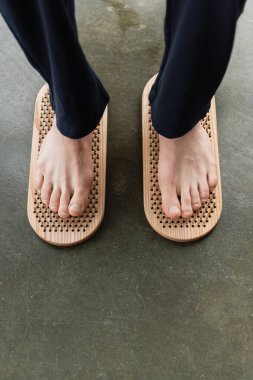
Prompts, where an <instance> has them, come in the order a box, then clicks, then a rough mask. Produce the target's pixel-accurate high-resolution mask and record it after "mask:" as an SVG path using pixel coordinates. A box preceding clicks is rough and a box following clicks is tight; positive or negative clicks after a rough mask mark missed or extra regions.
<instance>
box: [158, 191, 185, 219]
mask: <svg viewBox="0 0 253 380" xmlns="http://www.w3.org/2000/svg"><path fill="white" fill-rule="evenodd" d="M162 208H163V212H164V214H165V215H166V216H167V218H170V219H177V218H179V217H180V216H181V208H180V203H179V199H178V197H177V194H176V191H175V190H171V191H168V190H167V191H165V192H162Z"/></svg>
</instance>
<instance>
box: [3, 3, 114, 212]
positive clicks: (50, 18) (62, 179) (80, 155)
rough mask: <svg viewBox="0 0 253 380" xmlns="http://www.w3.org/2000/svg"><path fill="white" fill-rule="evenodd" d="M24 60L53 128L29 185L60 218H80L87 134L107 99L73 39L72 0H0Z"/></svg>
mask: <svg viewBox="0 0 253 380" xmlns="http://www.w3.org/2000/svg"><path fill="white" fill-rule="evenodd" d="M0 10H1V12H2V15H3V17H4V18H5V20H6V22H7V24H8V25H9V27H10V29H11V31H12V32H13V34H14V36H15V37H16V39H17V40H18V42H19V44H20V46H21V47H22V49H23V51H24V52H25V54H26V56H27V58H28V60H29V62H30V63H31V64H32V65H33V67H34V68H35V69H36V70H37V71H38V72H39V73H40V74H41V75H42V77H43V78H44V79H45V81H46V82H48V84H49V87H50V96H51V102H52V106H53V109H54V111H55V113H56V117H55V119H54V125H53V127H52V129H51V130H50V132H49V133H48V134H47V136H46V138H45V140H44V142H43V144H42V147H41V150H40V154H39V158H38V161H37V168H36V173H35V177H36V179H35V187H36V188H37V189H38V190H39V191H41V198H42V201H43V202H44V204H46V205H48V206H49V207H50V209H51V210H52V211H55V212H58V213H59V215H60V216H61V217H69V215H73V216H78V215H80V214H82V213H83V212H84V210H85V208H86V207H87V205H88V197H89V192H90V188H91V185H92V179H93V164H92V155H91V143H92V137H91V132H92V131H93V130H94V129H95V128H96V126H97V124H98V122H99V121H100V119H101V117H102V115H103V112H104V109H105V107H106V105H107V103H108V101H109V96H108V95H107V93H106V91H105V89H104V88H103V86H102V84H101V82H100V80H99V79H98V77H97V76H96V74H95V73H94V71H93V70H92V68H91V67H90V65H89V64H88V62H87V60H86V58H85V56H84V54H83V52H82V49H81V46H80V44H79V41H78V33H77V27H76V20H75V14H74V0H54V1H51V0H26V2H25V4H24V3H23V2H16V1H13V0H1V3H0Z"/></svg>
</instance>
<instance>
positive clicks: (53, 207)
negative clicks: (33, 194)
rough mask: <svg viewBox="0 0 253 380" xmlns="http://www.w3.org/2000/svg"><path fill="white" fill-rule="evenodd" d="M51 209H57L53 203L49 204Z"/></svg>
mask: <svg viewBox="0 0 253 380" xmlns="http://www.w3.org/2000/svg"><path fill="white" fill-rule="evenodd" d="M49 207H50V208H51V209H52V210H56V209H57V207H56V206H53V205H50V206H49Z"/></svg>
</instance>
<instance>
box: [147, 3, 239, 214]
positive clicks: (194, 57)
mask: <svg viewBox="0 0 253 380" xmlns="http://www.w3.org/2000/svg"><path fill="white" fill-rule="evenodd" d="M244 4H245V0H224V1H220V0H167V11H166V19H165V42H166V48H165V54H164V57H163V61H162V65H161V68H160V71H159V74H158V77H157V80H156V82H155V84H154V86H153V88H152V90H151V92H150V96H149V99H150V103H151V112H152V120H153V124H154V127H155V129H156V131H157V132H158V133H159V135H160V160H159V182H160V187H161V192H162V198H163V208H164V212H165V214H166V215H167V216H169V217H172V218H174V217H178V216H180V215H182V216H185V217H189V216H191V215H192V213H193V211H194V210H197V209H199V208H200V207H201V201H202V202H204V201H206V200H207V198H208V196H209V191H213V190H214V188H215V187H216V184H217V176H216V168H215V160H214V153H213V151H212V148H211V144H210V141H209V139H208V136H207V134H206V132H205V131H204V130H203V128H202V127H201V125H200V123H199V122H200V120H201V119H202V118H203V117H204V116H205V115H206V113H207V112H208V110H209V108H210V102H211V99H212V97H213V96H214V94H215V92H216V90H217V88H218V86H219V85H220V83H221V81H222V79H223V76H224V74H225V72H226V69H227V66H228V63H229V59H230V56H231V52H232V47H233V42H234V37H235V31H236V21H237V18H238V17H239V15H240V14H241V12H242V9H243V6H244ZM178 196H179V197H180V198H181V202H180V201H179V199H178Z"/></svg>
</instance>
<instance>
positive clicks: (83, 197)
mask: <svg viewBox="0 0 253 380" xmlns="http://www.w3.org/2000/svg"><path fill="white" fill-rule="evenodd" d="M88 203H89V192H87V191H86V189H76V190H75V192H74V195H73V197H72V199H71V201H70V205H69V213H70V215H72V216H80V215H82V214H83V213H84V211H85V210H86V208H87V206H88Z"/></svg>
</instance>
